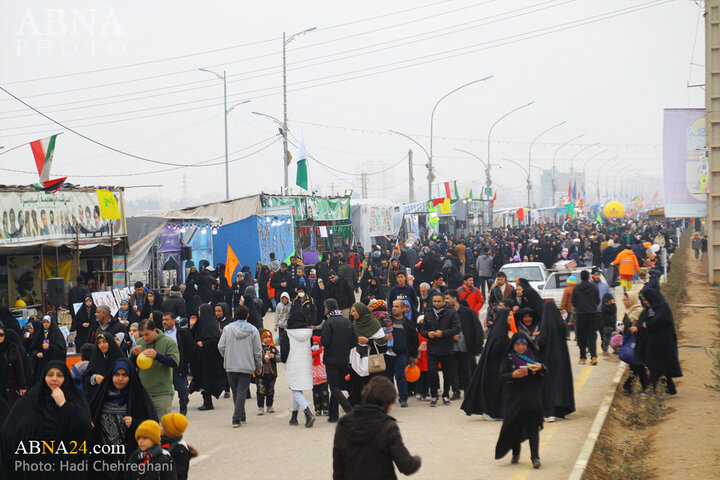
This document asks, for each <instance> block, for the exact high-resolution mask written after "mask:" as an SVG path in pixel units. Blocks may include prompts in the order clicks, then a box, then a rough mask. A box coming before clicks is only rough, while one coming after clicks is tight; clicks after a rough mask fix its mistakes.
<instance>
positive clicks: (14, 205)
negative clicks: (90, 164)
mask: <svg viewBox="0 0 720 480" xmlns="http://www.w3.org/2000/svg"><path fill="white" fill-rule="evenodd" d="M113 195H114V196H115V197H116V199H117V200H118V205H119V206H120V211H121V213H122V215H121V218H120V219H118V220H106V219H104V218H101V217H100V206H99V205H98V197H97V194H96V193H95V190H87V191H73V190H65V189H63V190H60V191H59V192H57V193H55V194H48V193H45V192H36V191H0V246H3V247H8V246H16V245H17V246H21V245H38V244H46V245H47V244H55V245H58V246H60V245H63V244H65V243H67V242H68V241H72V240H74V239H76V238H77V239H79V240H80V241H81V242H82V241H83V240H88V239H93V238H97V239H100V238H107V237H110V223H111V222H112V229H113V235H114V236H117V237H120V236H124V235H126V227H125V211H124V205H123V195H122V192H121V191H116V192H113Z"/></svg>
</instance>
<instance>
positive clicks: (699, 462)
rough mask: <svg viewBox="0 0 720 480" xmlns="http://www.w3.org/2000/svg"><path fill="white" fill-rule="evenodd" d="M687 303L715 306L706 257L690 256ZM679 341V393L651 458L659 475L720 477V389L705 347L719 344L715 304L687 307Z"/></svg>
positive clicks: (656, 433)
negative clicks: (714, 386) (714, 381)
mask: <svg viewBox="0 0 720 480" xmlns="http://www.w3.org/2000/svg"><path fill="white" fill-rule="evenodd" d="M688 267H689V268H688V288H687V300H686V302H685V303H686V305H713V306H717V304H718V299H717V295H716V289H715V288H714V287H711V286H709V285H708V283H707V276H706V274H705V272H704V271H703V270H704V266H703V264H702V262H698V261H695V260H694V257H691V258H689V266H688ZM676 316H677V317H680V318H682V324H681V326H680V337H679V339H678V346H679V349H680V364H681V366H682V369H683V377H682V378H679V379H677V382H676V383H677V386H678V392H679V395H678V396H677V397H676V398H672V399H670V400H669V401H668V406H669V407H671V409H672V411H671V412H670V413H669V414H668V415H667V416H665V417H664V418H663V421H662V422H661V423H659V424H658V425H656V426H655V427H653V428H652V430H653V437H654V439H653V442H652V447H651V450H650V455H649V456H648V458H647V461H648V464H649V465H650V466H651V472H652V474H653V475H654V476H655V478H660V479H664V478H706V479H707V478H720V441H719V440H718V430H720V392H717V391H715V390H712V389H709V388H707V387H706V386H705V384H709V383H712V376H711V374H710V372H711V370H712V360H711V358H710V357H709V356H708V355H707V354H706V353H705V348H708V347H716V348H717V347H718V339H719V337H718V333H719V332H720V323H718V322H719V321H720V318H719V316H718V311H717V308H714V307H713V308H700V307H688V306H685V307H684V308H683V309H682V310H681V311H680V312H678V313H677V314H676Z"/></svg>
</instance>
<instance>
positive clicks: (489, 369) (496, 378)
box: [460, 308, 510, 419]
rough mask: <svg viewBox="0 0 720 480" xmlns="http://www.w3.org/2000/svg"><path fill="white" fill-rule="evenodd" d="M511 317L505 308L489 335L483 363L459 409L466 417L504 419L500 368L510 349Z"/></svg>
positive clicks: (496, 318) (481, 357) (483, 354)
mask: <svg viewBox="0 0 720 480" xmlns="http://www.w3.org/2000/svg"><path fill="white" fill-rule="evenodd" d="M509 314H510V310H508V309H506V308H503V309H499V310H498V311H497V313H496V314H495V324H494V325H493V328H491V329H490V333H488V338H487V342H485V348H484V349H483V353H482V355H481V356H480V362H478V366H477V368H476V369H475V373H474V374H473V377H472V380H471V381H470V386H469V387H468V389H467V393H466V395H465V400H463V403H462V406H461V407H460V408H461V409H462V410H463V411H465V413H466V414H467V415H473V414H474V415H484V416H485V418H487V419H491V418H492V419H500V418H502V415H503V406H502V383H501V382H500V366H501V365H502V362H503V358H504V357H505V355H506V353H507V348H508V342H509V340H508V332H509V331H510V327H509V326H508V315H509Z"/></svg>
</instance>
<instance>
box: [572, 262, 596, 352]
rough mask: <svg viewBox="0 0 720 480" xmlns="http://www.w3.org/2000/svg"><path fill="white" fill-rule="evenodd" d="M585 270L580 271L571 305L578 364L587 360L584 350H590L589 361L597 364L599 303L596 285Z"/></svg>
mask: <svg viewBox="0 0 720 480" xmlns="http://www.w3.org/2000/svg"><path fill="white" fill-rule="evenodd" d="M589 279H590V273H589V272H588V271H587V270H583V271H582V272H580V283H578V284H577V285H576V286H575V288H574V289H573V292H572V306H573V311H574V312H575V335H576V336H577V344H578V348H580V364H582V365H584V364H585V362H587V357H586V352H587V351H589V352H590V363H591V364H592V365H597V362H598V359H597V308H598V304H599V303H600V292H599V290H598V287H597V286H596V285H595V284H594V283H592V282H591V281H589Z"/></svg>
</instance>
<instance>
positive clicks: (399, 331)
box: [388, 300, 418, 408]
mask: <svg viewBox="0 0 720 480" xmlns="http://www.w3.org/2000/svg"><path fill="white" fill-rule="evenodd" d="M409 302H410V301H409V300H408V303H409ZM405 311H406V306H405V301H404V300H393V302H392V322H393V325H392V336H393V347H392V351H393V353H395V356H394V357H388V358H389V359H392V360H391V361H390V362H389V363H388V373H389V374H390V375H388V377H391V376H393V375H394V376H395V382H396V383H397V389H398V397H399V400H400V406H401V407H403V408H404V407H407V406H408V405H407V399H408V384H407V379H406V378H405V367H406V366H407V364H408V360H409V359H410V358H413V359H415V360H416V361H417V356H418V336H417V330H416V329H415V324H414V323H413V322H412V320H410V319H408V318H407V317H406V316H405ZM407 311H408V312H410V307H407Z"/></svg>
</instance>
